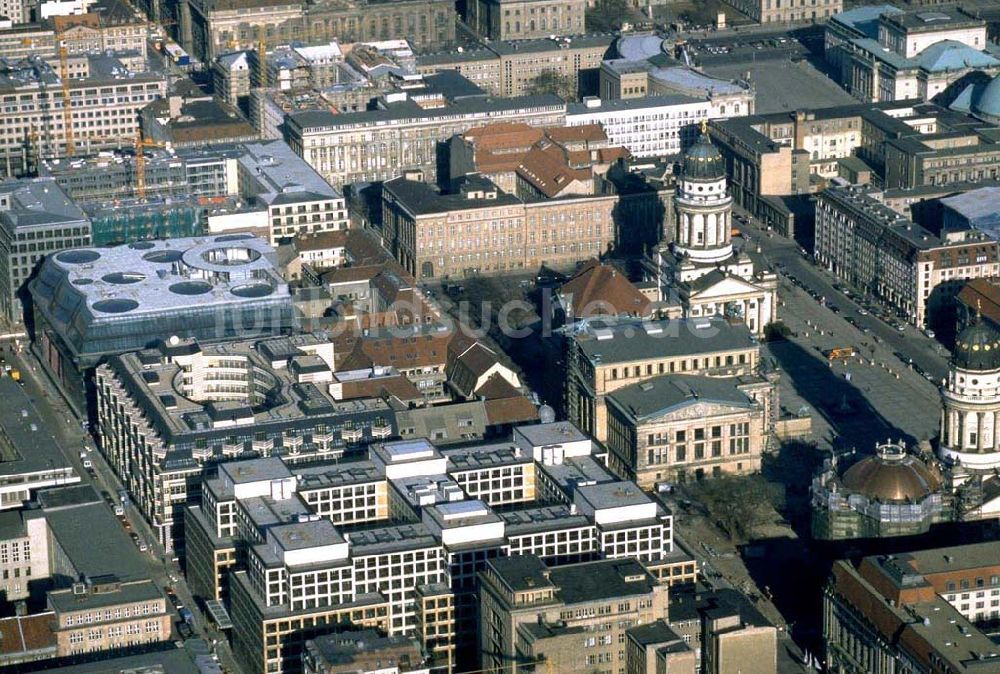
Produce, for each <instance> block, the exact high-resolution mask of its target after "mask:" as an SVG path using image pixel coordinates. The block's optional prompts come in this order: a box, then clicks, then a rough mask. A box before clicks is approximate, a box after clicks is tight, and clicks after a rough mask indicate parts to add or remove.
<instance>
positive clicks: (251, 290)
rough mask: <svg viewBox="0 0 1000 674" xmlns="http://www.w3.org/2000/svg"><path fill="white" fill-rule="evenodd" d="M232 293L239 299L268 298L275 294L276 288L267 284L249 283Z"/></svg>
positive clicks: (237, 287) (233, 290) (236, 288)
mask: <svg viewBox="0 0 1000 674" xmlns="http://www.w3.org/2000/svg"><path fill="white" fill-rule="evenodd" d="M231 292H232V293H233V294H234V295H236V296H237V297H267V296H268V295H270V294H271V293H273V292H274V288H272V287H271V286H269V285H268V284H266V283H248V284H246V285H242V286H236V287H235V288H233V289H232V291H231Z"/></svg>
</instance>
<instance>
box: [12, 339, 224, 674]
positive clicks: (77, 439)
mask: <svg viewBox="0 0 1000 674" xmlns="http://www.w3.org/2000/svg"><path fill="white" fill-rule="evenodd" d="M7 359H8V361H9V362H11V364H12V365H13V367H15V368H18V369H19V370H20V372H21V382H22V384H23V386H24V391H25V393H27V394H28V396H29V398H30V399H31V401H32V405H33V406H34V408H35V411H36V412H37V413H38V414H39V416H40V417H41V418H42V420H43V421H44V422H45V424H46V427H47V428H48V429H50V430H51V432H52V435H53V436H54V437H55V438H56V441H57V443H58V444H59V449H60V450H61V451H62V453H63V454H64V455H65V456H66V457H67V459H68V460H69V461H70V463H71V464H72V465H73V468H74V469H75V470H76V471H77V473H78V474H79V475H80V477H81V479H82V481H83V483H84V484H90V485H92V486H93V487H94V489H96V490H97V492H98V493H100V492H102V491H105V492H108V493H109V494H111V495H112V497H113V498H114V499H115V501H116V502H117V501H118V500H119V499H118V492H119V491H120V490H121V489H122V485H121V483H120V482H119V481H118V478H117V477H116V476H115V473H114V471H113V470H112V469H111V467H110V466H109V465H108V463H107V462H106V461H105V460H104V457H103V456H102V455H101V453H100V452H99V451H97V449H96V446H95V444H94V441H93V439H92V438H91V437H90V435H89V434H88V433H87V432H86V431H85V430H84V429H83V427H82V425H81V423H80V420H79V419H77V418H76V416H74V415H73V413H72V412H71V411H70V409H69V406H68V405H67V404H66V401H65V400H64V399H63V398H62V396H61V395H60V394H59V392H58V391H57V390H56V389H55V387H54V385H53V383H52V382H51V381H50V380H49V378H48V377H47V376H46V375H45V373H44V372H43V371H42V370H41V366H40V364H39V363H38V361H37V360H36V359H35V356H34V354H33V353H31V352H30V351H23V352H22V353H20V354H18V355H16V356H11V355H7ZM81 450H82V451H86V452H87V458H88V459H89V460H90V461H91V463H92V464H93V468H92V470H93V474H91V473H90V472H89V471H88V470H87V469H86V468H84V466H83V460H82V459H81V458H80V452H81ZM125 516H126V518H127V519H128V521H129V524H130V525H131V526H132V531H134V532H136V533H137V534H138V535H139V537H140V538H141V539H142V540H144V541H146V543H147V544H148V545H149V552H147V553H145V554H143V557H144V558H145V559H146V560H147V562H148V565H149V577H150V578H152V579H153V581H154V582H155V583H156V584H157V585H158V586H159V587H161V588H166V587H167V586H170V587H171V588H172V589H173V592H174V593H175V594H177V596H178V597H179V598H180V600H181V602H182V603H183V604H184V606H185V607H188V608H190V609H191V611H192V612H193V613H194V615H195V627H194V630H195V636H197V637H201V638H203V639H205V640H206V641H207V642H208V643H209V645H212V643H213V641H216V647H215V649H214V650H215V652H216V655H218V657H219V661H220V663H221V664H222V666H223V667H224V668H226V669H227V670H228V671H239V668H238V667H236V665H235V661H234V660H233V657H232V654H231V653H230V651H229V646H228V643H227V642H226V641H225V639H221V635H220V634H219V633H218V632H217V631H216V630H215V629H214V628H213V626H211V625H210V624H209V621H208V620H207V616H206V615H204V614H203V612H202V611H201V607H199V606H198V605H197V604H196V603H195V601H194V598H193V597H192V596H191V593H190V591H189V590H188V588H187V583H186V582H185V580H184V576H183V574H182V573H181V570H180V567H179V566H178V564H177V562H176V561H174V560H172V559H169V558H168V557H167V555H166V554H164V552H163V548H162V546H160V545H159V544H158V543H157V542H156V536H155V534H154V533H153V531H152V530H151V529H150V527H149V525H148V524H147V523H146V521H145V520H144V519H143V518H142V516H141V515H140V514H139V513H138V512H137V511H136V510H135V509H134V507H132V506H131V505H129V506H127V507H126V508H125ZM168 606H169V602H168ZM170 610H171V611H172V612H174V621H175V623H176V621H178V620H179V619H180V618H179V616H178V615H177V614H176V612H175V611H174V609H173V608H172V607H171V609H170ZM174 637H175V638H176V639H179V638H180V637H179V635H177V633H176V631H175V634H174Z"/></svg>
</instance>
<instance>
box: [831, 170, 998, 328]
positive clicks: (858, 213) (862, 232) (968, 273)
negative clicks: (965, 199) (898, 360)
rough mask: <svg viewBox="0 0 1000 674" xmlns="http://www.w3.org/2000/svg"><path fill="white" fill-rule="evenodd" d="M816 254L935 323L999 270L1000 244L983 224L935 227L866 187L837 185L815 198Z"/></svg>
mask: <svg viewBox="0 0 1000 674" xmlns="http://www.w3.org/2000/svg"><path fill="white" fill-rule="evenodd" d="M815 255H816V261H817V262H818V263H819V264H822V265H824V266H825V267H826V268H827V269H829V270H830V271H831V272H832V273H833V274H835V275H836V276H838V277H840V278H842V279H843V280H845V281H847V282H848V283H850V284H851V285H853V286H854V287H855V288H857V289H858V290H859V291H860V292H862V293H867V294H870V295H873V296H875V297H878V298H880V299H882V300H883V301H885V302H887V303H889V304H890V305H892V306H895V307H897V308H898V311H899V313H900V315H901V316H902V317H904V318H905V319H906V320H907V321H909V322H911V323H913V324H915V325H917V326H924V325H925V324H929V323H933V322H934V320H935V312H936V311H937V310H939V309H941V308H942V307H944V306H946V305H947V304H949V303H950V302H951V299H952V298H953V297H954V296H955V295H956V294H957V293H958V292H959V290H961V287H962V286H963V284H964V282H965V281H966V280H968V279H973V278H981V277H992V276H996V275H997V273H998V272H1000V246H998V244H997V242H996V240H995V239H993V238H991V237H990V236H988V235H987V234H985V233H984V232H980V231H979V230H976V229H959V230H954V231H944V230H943V231H942V232H941V233H940V235H935V234H933V233H931V232H930V231H929V230H927V229H925V228H923V227H921V226H920V225H917V224H915V223H914V222H912V221H911V220H909V219H907V218H905V217H904V216H902V215H900V214H899V213H897V212H896V211H893V210H892V209H890V208H889V207H887V206H885V205H883V204H882V203H880V202H879V201H878V200H877V199H876V198H875V196H873V194H872V193H871V191H870V190H866V189H865V188H861V187H843V188H831V189H828V190H826V191H824V192H822V193H821V194H820V195H819V197H818V199H817V202H816V248H815Z"/></svg>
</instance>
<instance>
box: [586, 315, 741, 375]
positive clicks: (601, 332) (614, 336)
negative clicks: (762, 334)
mask: <svg viewBox="0 0 1000 674" xmlns="http://www.w3.org/2000/svg"><path fill="white" fill-rule="evenodd" d="M657 328H662V331H661V332H652V331H653V330H656V329H657ZM571 338H572V339H574V340H576V343H577V346H578V347H579V349H580V350H581V351H582V352H583V354H584V355H585V356H586V357H587V358H588V359H589V360H590V361H591V362H599V363H603V364H605V365H606V364H608V363H628V362H632V361H636V360H649V359H652V358H668V357H674V356H689V355H696V354H697V355H701V354H709V353H715V352H719V351H735V350H737V349H755V350H756V349H757V348H758V346H757V343H756V341H755V340H753V338H752V337H751V335H750V330H749V328H747V326H746V324H745V323H743V322H742V321H740V322H738V323H736V322H733V323H730V322H728V321H726V320H725V319H722V318H712V319H706V318H699V319H695V318H691V319H677V320H668V321H646V322H640V321H633V320H619V321H592V322H591V323H590V324H589V325H588V326H586V327H584V328H582V329H581V330H580V331H579V332H576V333H573V334H572V336H571Z"/></svg>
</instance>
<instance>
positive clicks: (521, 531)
mask: <svg viewBox="0 0 1000 674" xmlns="http://www.w3.org/2000/svg"><path fill="white" fill-rule="evenodd" d="M500 517H502V518H503V521H504V529H505V531H506V532H507V536H508V537H510V536H524V535H528V534H536V533H541V532H544V531H565V530H566V529H573V528H583V527H589V526H592V524H591V522H590V520H589V519H587V517H586V516H585V515H574V514H573V513H572V512H571V511H570V507H569V506H566V505H552V506H541V507H537V508H525V509H523V510H510V511H505V512H502V513H500Z"/></svg>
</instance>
